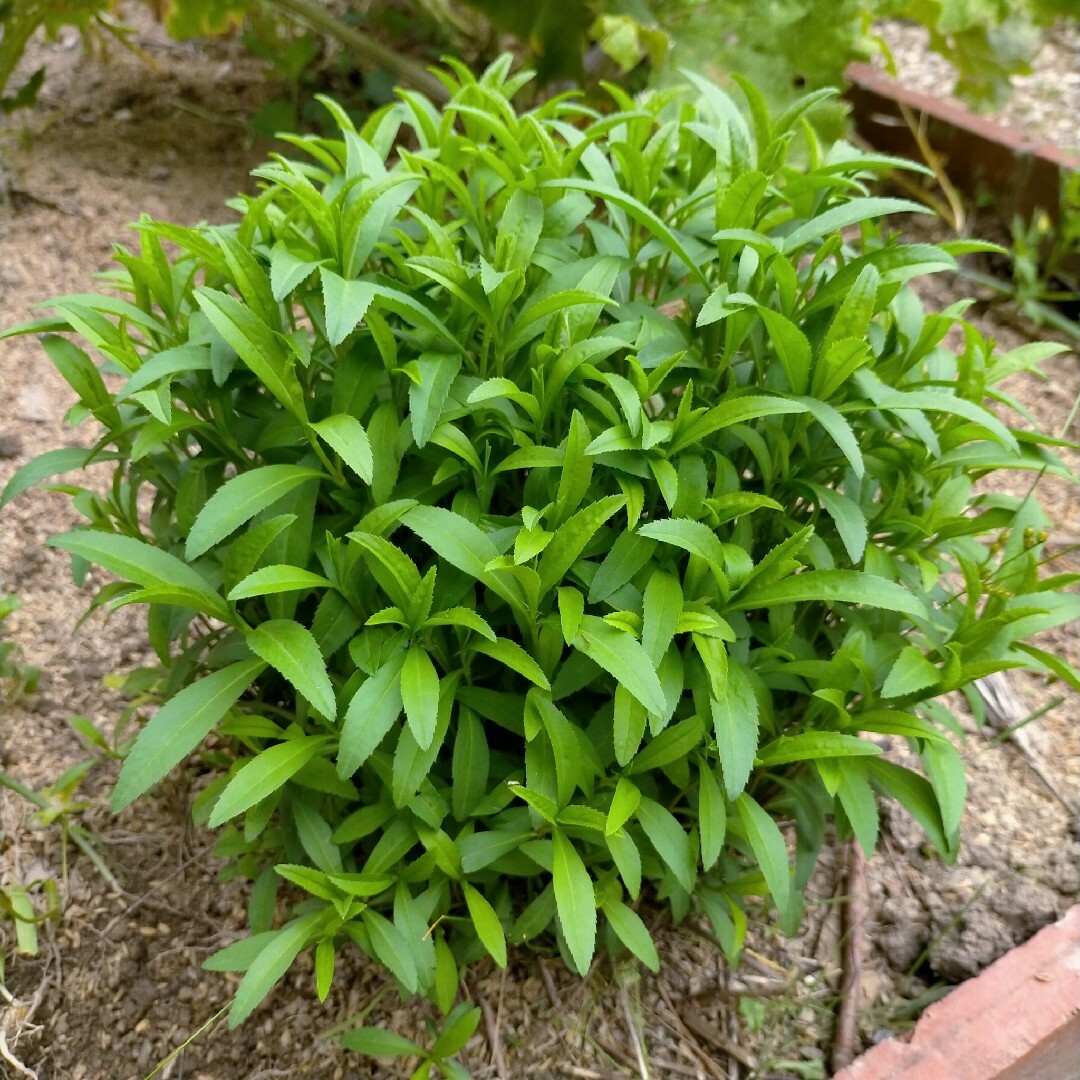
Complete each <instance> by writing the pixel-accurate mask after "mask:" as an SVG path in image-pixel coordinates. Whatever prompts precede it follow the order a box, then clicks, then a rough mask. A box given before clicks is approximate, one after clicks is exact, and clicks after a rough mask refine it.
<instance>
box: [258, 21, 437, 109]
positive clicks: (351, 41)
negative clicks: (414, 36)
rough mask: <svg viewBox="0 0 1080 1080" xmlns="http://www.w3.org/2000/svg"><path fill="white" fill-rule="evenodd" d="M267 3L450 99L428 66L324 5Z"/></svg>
mask: <svg viewBox="0 0 1080 1080" xmlns="http://www.w3.org/2000/svg"><path fill="white" fill-rule="evenodd" d="M264 2H265V3H266V5H267V6H268V7H270V8H275V9H277V10H278V11H284V12H287V13H288V14H290V15H292V16H294V17H295V18H297V19H299V20H300V22H303V23H307V25H308V26H310V27H311V28H312V29H313V30H319V31H321V32H322V33H324V34H328V35H329V36H330V37H332V38H335V39H336V40H337V41H339V42H340V43H341V44H342V45H344V46H345V47H346V48H347V49H349V50H351V51H352V52H353V53H354V54H355V55H356V57H357V59H358V60H361V61H365V62H367V63H369V64H372V65H376V66H378V67H383V68H386V69H387V71H390V72H392V73H393V74H394V75H397V76H398V77H399V78H401V79H404V80H405V81H406V82H410V83H412V85H413V86H415V87H416V88H417V89H418V90H422V91H423V92H424V93H425V94H427V96H428V97H430V98H431V99H432V100H433V101H436V102H445V101H448V100H449V95H448V94H447V91H446V87H445V86H443V84H442V83H441V82H439V80H438V79H436V78H435V76H434V75H432V74H431V73H430V72H429V71H428V70H427V69H426V68H423V67H421V66H420V65H419V64H417V63H415V62H414V61H412V60H410V59H409V58H408V57H407V56H402V55H401V53H398V52H395V51H394V50H393V49H390V48H387V47H386V46H385V45H380V44H379V43H378V42H377V41H372V40H371V39H370V38H368V37H365V36H364V35H363V34H361V33H359V32H358V31H356V30H354V29H353V28H352V27H351V26H348V25H347V24H346V23H343V22H342V21H341V20H340V19H338V18H336V17H335V16H334V15H331V14H330V12H329V11H326V10H324V9H323V8H322V6H321V5H319V4H317V3H309V2H308V0H264Z"/></svg>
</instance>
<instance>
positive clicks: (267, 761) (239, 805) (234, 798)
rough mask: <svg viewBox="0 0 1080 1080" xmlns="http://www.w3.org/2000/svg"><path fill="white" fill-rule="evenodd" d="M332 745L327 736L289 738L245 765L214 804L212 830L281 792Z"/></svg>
mask: <svg viewBox="0 0 1080 1080" xmlns="http://www.w3.org/2000/svg"><path fill="white" fill-rule="evenodd" d="M328 742H329V739H328V737H327V736H325V735H318V736H315V735H306V736H302V737H301V738H298V739H289V740H287V741H286V742H282V743H277V744H276V745H275V746H271V747H270V748H269V749H267V750H263V751H261V752H260V753H258V754H257V755H256V756H255V757H253V758H251V759H250V760H249V761H247V762H246V763H245V764H243V765H241V766H240V768H239V769H238V770H237V772H236V774H235V775H234V776H233V778H232V779H231V780H230V781H229V783H228V784H227V785H226V787H225V790H224V791H223V792H222V793H221V795H220V797H219V798H218V801H217V802H216V803H215V804H214V812H213V813H212V814H211V815H210V827H211V828H217V826H218V825H223V824H225V822H226V821H231V820H232V819H233V818H234V817H237V816H238V815H240V814H242V813H243V812H244V811H245V810H247V809H249V808H250V807H252V806H254V805H255V804H256V803H257V802H262V800H263V799H265V798H266V797H267V796H268V795H273V794H274V792H276V791H279V790H280V789H281V787H282V786H283V785H284V784H285V782H286V781H287V780H289V779H290V778H291V777H293V776H295V775H296V774H297V773H298V772H299V771H300V770H301V769H302V768H303V767H304V766H305V765H306V764H307V763H308V762H309V761H310V760H311V759H312V758H313V757H314V756H315V755H316V754H317V753H318V752H319V751H320V750H322V749H323V747H325V746H326V745H327V743H328Z"/></svg>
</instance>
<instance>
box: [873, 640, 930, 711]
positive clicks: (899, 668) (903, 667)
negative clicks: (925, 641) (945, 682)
mask: <svg viewBox="0 0 1080 1080" xmlns="http://www.w3.org/2000/svg"><path fill="white" fill-rule="evenodd" d="M940 681H941V672H940V671H939V670H938V669H937V668H936V667H935V666H934V665H933V664H932V663H930V661H929V660H928V659H927V658H926V656H925V655H924V654H923V651H922V650H921V649H920V648H919V647H918V646H917V645H908V646H907V647H906V648H904V649H902V650H901V652H900V655H899V656H898V657H897V658H896V663H894V664H893V666H892V667H891V668H890V669H889V674H888V675H887V676H886V677H885V685H884V686H882V688H881V696H882V697H886V698H895V697H904V696H905V695H907V694H914V693H917V692H918V691H920V690H926V689H927V688H928V687H931V686H935V685H937V683H939V682H940Z"/></svg>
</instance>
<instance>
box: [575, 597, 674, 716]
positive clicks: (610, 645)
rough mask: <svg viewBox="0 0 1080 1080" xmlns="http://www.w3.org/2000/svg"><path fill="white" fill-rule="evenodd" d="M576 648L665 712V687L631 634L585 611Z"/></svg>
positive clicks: (647, 705)
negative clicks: (586, 613)
mask: <svg viewBox="0 0 1080 1080" xmlns="http://www.w3.org/2000/svg"><path fill="white" fill-rule="evenodd" d="M574 648H575V649H577V650H578V651H580V652H583V653H584V654H585V655H586V656H587V657H589V659H590V660H593V661H595V662H596V663H597V664H599V665H600V667H602V668H603V669H604V670H605V671H606V672H608V673H609V674H611V675H613V676H614V677H615V679H616V680H617V681H618V682H619V684H620V685H622V686H624V687H625V688H626V689H627V691H628V692H629V693H630V694H632V695H633V696H634V697H635V698H636V699H637V700H638V701H639V702H641V704H642V705H644V706H645V708H646V709H648V710H649V712H651V713H655V714H656V715H657V716H662V715H663V714H664V713H665V711H666V709H667V703H666V700H665V698H664V690H663V687H661V685H660V680H659V679H658V678H657V676H656V670H655V668H654V667H653V663H652V660H651V659H650V658H649V654H648V653H647V652H646V651H645V650H644V649H643V648H642V647H641V644H640V642H638V641H637V639H636V638H635V637H634V636H633V635H632V634H629V633H627V632H626V631H625V630H619V629H618V628H617V627H614V626H612V625H611V624H610V623H607V622H605V621H604V620H603V619H599V618H597V617H596V616H595V615H585V616H583V618H582V620H581V632H580V633H579V634H578V636H577V638H576V639H575V641H574Z"/></svg>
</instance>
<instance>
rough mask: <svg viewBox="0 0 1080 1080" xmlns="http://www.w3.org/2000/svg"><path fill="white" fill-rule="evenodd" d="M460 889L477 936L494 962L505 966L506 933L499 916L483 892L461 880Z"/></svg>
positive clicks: (502, 966)
mask: <svg viewBox="0 0 1080 1080" xmlns="http://www.w3.org/2000/svg"><path fill="white" fill-rule="evenodd" d="M462 890H463V891H464V893H465V903H466V905H467V906H468V908H469V918H470V919H472V922H473V926H474V927H475V928H476V935H477V937H479V938H480V941H481V943H482V944H483V946H484V948H485V949H487V951H488V953H489V954H490V956H491V958H492V959H493V960H494V961H495V963H496V964H497V965H498V966H499V967H501V968H504V967H506V935H505V933H504V932H503V928H502V923H501V922H500V921H499V916H498V915H496V914H495V909H494V908H493V907H492V906H491V904H489V903H488V901H487V899H486V898H485V897H484V896H483V894H481V893H480V892H478V891H477V890H476V889H474V888H473V887H472V886H471V885H470V884H469V883H468V882H462Z"/></svg>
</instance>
